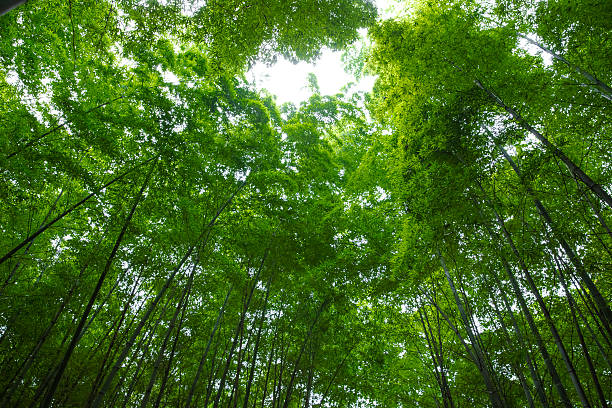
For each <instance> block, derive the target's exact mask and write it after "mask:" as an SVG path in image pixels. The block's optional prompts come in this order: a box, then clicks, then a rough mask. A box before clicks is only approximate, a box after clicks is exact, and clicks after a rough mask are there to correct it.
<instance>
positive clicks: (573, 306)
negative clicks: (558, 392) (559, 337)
mask: <svg viewBox="0 0 612 408" xmlns="http://www.w3.org/2000/svg"><path fill="white" fill-rule="evenodd" d="M556 269H557V271H558V272H559V280H560V281H561V285H562V286H563V290H564V291H565V296H566V298H567V303H568V305H569V308H570V311H571V312H572V321H573V322H574V327H575V328H576V333H577V334H578V340H579V341H580V346H581V348H582V352H583V353H584V358H585V360H586V362H587V366H588V367H589V372H590V373H591V378H592V379H593V385H595V391H596V392H597V396H598V397H599V402H600V404H601V407H602V408H607V406H608V404H607V402H606V397H605V396H604V393H603V390H602V389H601V384H600V382H599V378H598V377H597V372H596V371H595V367H594V366H593V361H592V360H591V355H590V353H589V349H588V348H587V345H586V343H585V341H584V336H583V335H582V330H581V329H580V324H578V318H577V317H576V308H577V307H576V304H574V299H573V297H572V295H571V293H570V291H569V289H568V287H567V284H566V283H565V278H564V277H563V272H562V271H561V268H560V265H557V268H556Z"/></svg>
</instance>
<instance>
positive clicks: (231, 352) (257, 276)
mask: <svg viewBox="0 0 612 408" xmlns="http://www.w3.org/2000/svg"><path fill="white" fill-rule="evenodd" d="M267 257H268V250H267V249H266V253H265V254H264V256H263V257H262V259H261V264H260V265H259V268H258V269H257V273H256V274H255V276H254V277H253V285H252V286H251V290H250V293H249V295H248V297H247V298H246V302H245V305H244V309H243V311H242V313H241V315H240V321H239V322H238V326H237V327H236V334H235V335H234V341H233V343H232V347H231V348H230V351H229V355H228V357H227V361H226V363H225V369H224V370H223V374H222V376H221V382H220V384H219V389H218V391H217V395H216V397H215V402H214V404H213V407H214V408H217V407H218V406H219V401H220V399H221V395H222V393H223V388H224V387H225V381H226V378H227V373H228V371H229V367H230V365H231V363H232V357H233V355H234V351H235V348H236V343H237V341H238V337H239V336H240V332H241V331H242V328H243V326H244V319H245V317H246V312H247V310H248V309H249V305H250V304H251V299H252V298H253V292H254V291H255V287H256V286H257V282H258V281H259V274H260V273H261V270H262V269H263V266H264V262H265V261H266V258H267Z"/></svg>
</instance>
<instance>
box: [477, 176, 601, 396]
mask: <svg viewBox="0 0 612 408" xmlns="http://www.w3.org/2000/svg"><path fill="white" fill-rule="evenodd" d="M481 187H482V186H481ZM483 191H484V190H483ZM490 207H491V210H492V211H493V212H494V214H495V217H496V220H497V224H498V225H499V227H500V229H501V230H502V233H503V235H504V237H505V238H506V241H507V243H508V245H509V246H510V248H511V249H512V252H513V253H514V255H515V256H516V258H517V259H518V262H519V265H520V267H521V270H522V271H523V275H524V276H525V278H526V279H527V283H528V284H529V288H530V290H531V292H532V293H533V295H534V296H535V297H536V302H537V303H538V305H539V306H540V309H541V310H542V313H543V314H544V318H545V320H546V322H547V324H548V326H549V328H550V332H551V334H552V336H553V340H554V342H555V345H556V346H557V349H558V350H559V353H560V354H561V358H562V360H563V362H564V364H565V367H566V369H567V372H568V375H569V376H570V379H571V380H572V383H573V384H574V388H575V389H576V392H577V393H578V396H579V398H580V402H581V404H582V406H583V407H584V408H590V406H591V405H590V403H589V401H588V399H587V397H586V395H585V393H584V389H583V388H582V384H581V383H580V380H579V379H578V376H577V375H576V371H575V369H574V366H573V364H572V362H571V361H570V358H569V356H568V354H567V351H566V350H565V346H564V345H563V342H562V341H561V338H560V337H559V333H558V331H557V328H556V326H555V324H554V322H553V320H552V317H551V316H550V313H549V311H548V307H547V306H546V304H545V303H544V300H543V299H542V296H541V295H540V291H539V290H538V288H537V286H536V284H535V282H534V281H533V278H532V277H531V273H530V272H529V270H528V268H527V265H526V264H525V262H524V261H523V258H522V257H521V255H520V253H519V251H518V249H517V248H516V246H515V245H514V240H513V239H512V237H511V236H510V233H509V232H508V230H507V229H506V226H505V224H504V222H503V220H502V218H501V216H500V215H499V213H498V212H497V211H496V210H495V208H493V206H492V205H491V206H490ZM507 271H509V272H511V269H510V268H509V267H508V268H507ZM510 279H511V281H513V280H514V275H513V273H511V277H510ZM515 283H516V282H515V281H514V282H513V286H514V284H515ZM517 289H518V291H519V293H517V297H518V296H519V294H520V298H522V293H520V289H519V288H518V284H517V285H516V288H515V290H517ZM532 330H533V328H532ZM545 360H546V358H545ZM553 382H555V384H557V383H558V384H561V382H560V380H558V381H557V380H556V379H554V378H553ZM566 397H567V396H566ZM562 399H563V396H562ZM567 403H569V399H568V400H567ZM570 406H571V404H570Z"/></svg>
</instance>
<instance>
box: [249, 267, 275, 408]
mask: <svg viewBox="0 0 612 408" xmlns="http://www.w3.org/2000/svg"><path fill="white" fill-rule="evenodd" d="M271 281H272V276H270V278H269V279H268V284H267V287H266V298H265V300H264V307H263V310H262V312H261V317H260V318H259V328H258V329H257V337H256V339H255V347H254V349H253V357H252V360H251V369H250V372H249V379H248V381H247V385H246V388H245V390H244V403H243V404H242V408H248V403H249V396H250V392H251V384H252V383H253V377H254V376H255V363H256V361H257V352H258V351H259V342H260V340H261V330H262V327H263V324H264V321H265V319H266V311H267V310H268V298H269V296H270V283H271Z"/></svg>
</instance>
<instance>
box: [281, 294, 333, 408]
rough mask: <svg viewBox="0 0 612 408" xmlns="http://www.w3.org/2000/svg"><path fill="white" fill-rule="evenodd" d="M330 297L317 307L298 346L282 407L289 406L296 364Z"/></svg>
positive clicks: (298, 362)
mask: <svg viewBox="0 0 612 408" xmlns="http://www.w3.org/2000/svg"><path fill="white" fill-rule="evenodd" d="M329 301H330V299H326V300H324V301H323V302H322V303H321V306H320V307H319V310H317V314H316V315H315V317H314V319H313V321H312V323H311V325H310V328H309V329H308V333H307V334H306V338H305V339H304V341H303V342H302V347H301V348H300V353H299V354H298V358H297V360H296V361H295V364H294V366H293V372H292V373H291V378H290V379H289V385H287V392H286V394H285V402H284V403H283V408H287V407H288V406H289V401H291V393H292V391H293V383H294V381H295V376H296V374H297V370H298V366H299V364H300V359H301V358H302V354H304V349H305V348H306V343H307V342H308V341H309V340H310V336H311V335H312V330H313V329H314V327H315V325H316V324H317V321H318V320H319V316H321V312H322V311H323V309H324V308H325V306H327V304H328V303H329Z"/></svg>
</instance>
